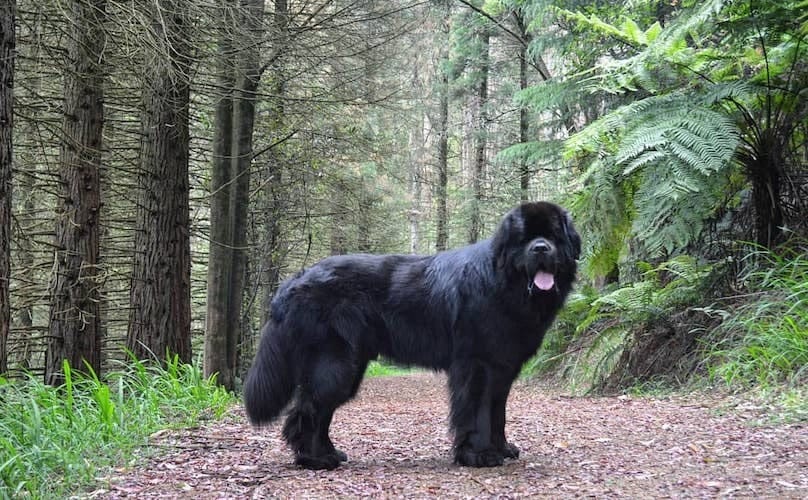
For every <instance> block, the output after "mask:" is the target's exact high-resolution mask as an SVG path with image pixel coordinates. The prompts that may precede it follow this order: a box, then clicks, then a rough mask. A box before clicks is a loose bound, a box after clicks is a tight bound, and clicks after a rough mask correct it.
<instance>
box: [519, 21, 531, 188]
mask: <svg viewBox="0 0 808 500" xmlns="http://www.w3.org/2000/svg"><path fill="white" fill-rule="evenodd" d="M516 21H517V24H518V26H519V32H520V34H523V35H522V36H526V31H527V29H526V27H525V22H524V19H523V18H522V16H521V15H518V16H516ZM526 88H527V45H519V90H525V89H526ZM528 131H529V124H528V121H527V107H526V106H521V107H520V108H519V143H520V144H525V143H526V142H527V140H528ZM529 198H530V166H529V165H528V163H527V160H525V159H524V158H523V159H521V160H519V199H521V200H522V201H523V202H524V201H528V199H529Z"/></svg>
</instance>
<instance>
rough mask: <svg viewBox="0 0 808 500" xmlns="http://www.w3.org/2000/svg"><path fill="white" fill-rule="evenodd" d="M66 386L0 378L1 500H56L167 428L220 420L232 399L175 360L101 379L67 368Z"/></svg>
mask: <svg viewBox="0 0 808 500" xmlns="http://www.w3.org/2000/svg"><path fill="white" fill-rule="evenodd" d="M64 373H65V383H64V385H62V386H61V387H56V388H55V387H51V386H48V385H45V384H43V383H41V382H39V381H37V380H35V379H34V378H33V377H31V378H29V379H27V380H24V381H21V382H13V383H12V382H8V381H5V380H3V379H0V498H4V497H24V496H31V497H34V498H57V497H66V496H68V495H69V494H71V493H75V492H76V491H78V490H79V489H80V488H81V487H83V486H86V485H88V484H91V483H92V481H93V480H94V477H95V475H96V472H97V471H98V470H99V469H101V468H103V467H107V466H110V465H112V464H115V463H120V462H121V461H125V460H131V458H132V453H133V452H134V451H136V450H137V449H138V448H139V447H141V446H143V445H145V444H146V442H147V438H148V436H149V435H150V434H152V433H153V432H155V431H157V430H159V429H163V428H166V427H174V426H188V425H195V424H196V423H198V422H199V421H200V420H203V419H206V418H220V417H221V416H222V415H223V414H224V412H225V411H226V409H227V408H228V407H229V406H230V405H231V404H232V403H233V402H234V401H235V398H234V397H233V396H232V395H231V394H229V393H227V392H226V391H224V390H223V389H221V388H220V387H218V386H217V385H216V384H215V380H214V379H213V378H211V379H205V378H204V377H203V376H202V374H201V371H200V369H199V368H198V367H196V366H191V365H185V364H181V363H180V362H179V358H177V357H176V356H174V357H173V358H171V359H169V360H168V362H167V363H166V366H165V367H160V366H159V365H158V364H156V363H155V364H147V363H143V362H140V361H137V360H133V361H132V362H131V365H130V366H127V367H126V368H124V369H122V370H121V371H116V372H114V373H111V374H110V376H109V378H108V380H107V381H101V380H99V378H98V377H97V376H96V374H95V373H92V371H90V373H89V374H88V375H82V374H79V373H77V372H76V371H75V370H74V369H72V368H71V367H70V366H69V365H68V364H67V363H65V366H64Z"/></svg>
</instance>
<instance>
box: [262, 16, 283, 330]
mask: <svg viewBox="0 0 808 500" xmlns="http://www.w3.org/2000/svg"><path fill="white" fill-rule="evenodd" d="M273 3H274V6H275V11H274V14H273V24H274V28H275V32H276V34H277V35H276V36H277V38H278V43H277V46H278V49H277V50H276V54H277V56H276V57H275V60H274V62H273V64H272V75H271V81H272V83H271V88H272V92H271V93H272V95H273V96H274V99H273V102H272V103H271V105H270V109H269V113H270V116H269V123H271V124H272V125H271V127H272V133H273V134H274V137H275V141H274V142H276V145H275V146H273V147H272V148H271V149H270V150H269V152H268V154H269V158H268V159H267V163H266V167H265V170H264V172H265V174H264V175H265V186H264V189H263V191H264V192H263V194H264V196H263V200H264V209H263V211H264V213H265V214H267V219H266V225H265V232H266V234H265V236H264V238H265V243H264V245H263V251H262V252H261V254H260V257H259V258H260V259H261V269H262V275H263V276H262V282H263V283H264V292H263V299H262V307H261V324H262V325H263V324H264V323H266V322H267V321H269V304H270V302H271V301H272V297H273V296H274V295H275V290H276V289H277V286H278V281H279V279H280V273H281V269H280V266H281V262H280V260H281V259H280V245H281V234H280V220H279V219H280V217H281V209H282V202H281V183H282V180H283V163H282V159H283V156H284V155H283V149H284V146H283V145H282V144H281V142H282V137H283V136H285V135H286V134H287V131H286V128H287V126H286V116H285V113H286V111H285V106H284V99H285V96H286V68H285V66H286V63H285V58H284V54H285V52H286V50H287V44H288V43H289V5H288V3H287V0H274V2H273Z"/></svg>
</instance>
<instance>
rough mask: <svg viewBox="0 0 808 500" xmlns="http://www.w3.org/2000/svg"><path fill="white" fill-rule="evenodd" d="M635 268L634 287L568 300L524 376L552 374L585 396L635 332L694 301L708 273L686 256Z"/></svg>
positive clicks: (591, 291) (586, 290)
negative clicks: (638, 272) (639, 273)
mask: <svg viewBox="0 0 808 500" xmlns="http://www.w3.org/2000/svg"><path fill="white" fill-rule="evenodd" d="M639 267H640V269H641V271H642V279H640V280H639V281H636V282H634V283H631V284H627V285H625V286H613V287H610V288H606V289H605V290H603V291H598V290H596V289H595V288H593V287H588V286H587V287H582V288H580V291H577V292H574V293H573V294H571V296H570V298H569V299H568V300H567V303H566V305H565V306H564V309H562V310H561V312H560V314H559V316H558V319H557V321H556V323H555V325H554V327H553V328H552V329H551V330H550V331H549V332H548V334H547V336H546V338H545V341H544V343H543V344H542V347H541V349H540V350H539V352H538V353H537V355H536V356H535V357H534V358H533V359H532V360H530V361H529V362H528V363H527V364H526V365H525V369H524V370H523V375H528V376H532V375H540V374H547V373H550V372H555V373H556V375H558V376H560V377H561V378H562V379H563V381H564V383H565V384H566V385H568V386H569V388H570V389H571V390H573V392H581V391H583V392H586V391H589V390H590V389H591V388H593V387H594V386H595V385H597V384H598V383H599V382H601V381H603V380H604V379H605V378H606V377H607V376H608V375H609V373H610V372H611V370H612V369H613V368H614V367H615V364H616V363H617V361H618V358H619V357H620V355H621V353H622V352H623V350H624V349H625V348H626V347H627V344H628V343H629V341H630V339H631V338H632V336H633V335H632V334H633V333H634V332H635V330H637V329H643V328H647V326H648V324H649V323H651V322H653V321H654V320H655V319H657V318H660V317H664V316H667V315H670V314H671V313H672V312H673V311H675V310H677V309H680V308H682V307H685V306H686V305H687V304H689V303H692V302H693V301H695V300H697V298H699V297H700V296H701V293H702V286H703V283H704V280H705V278H706V277H707V276H709V275H710V273H711V272H712V266H709V265H705V264H703V263H700V262H698V261H697V260H696V259H694V258H693V257H690V256H686V255H682V256H678V257H675V258H673V259H671V260H669V261H666V262H663V263H661V264H659V265H657V266H652V265H650V264H647V263H640V264H639Z"/></svg>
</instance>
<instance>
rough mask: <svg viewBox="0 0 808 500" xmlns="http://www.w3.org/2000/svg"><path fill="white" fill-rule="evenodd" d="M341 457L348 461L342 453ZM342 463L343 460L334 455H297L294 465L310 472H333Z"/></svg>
mask: <svg viewBox="0 0 808 500" xmlns="http://www.w3.org/2000/svg"><path fill="white" fill-rule="evenodd" d="M342 456H344V457H345V459H346V460H347V459H348V457H347V456H346V455H345V453H342ZM342 461H343V460H341V458H340V455H338V454H336V453H328V454H326V455H318V456H311V455H302V454H299V455H296V456H295V464H296V465H299V466H301V467H303V468H304V469H310V470H334V469H336V468H337V467H339V464H340V462H342Z"/></svg>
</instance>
